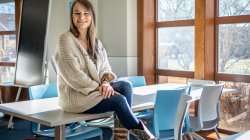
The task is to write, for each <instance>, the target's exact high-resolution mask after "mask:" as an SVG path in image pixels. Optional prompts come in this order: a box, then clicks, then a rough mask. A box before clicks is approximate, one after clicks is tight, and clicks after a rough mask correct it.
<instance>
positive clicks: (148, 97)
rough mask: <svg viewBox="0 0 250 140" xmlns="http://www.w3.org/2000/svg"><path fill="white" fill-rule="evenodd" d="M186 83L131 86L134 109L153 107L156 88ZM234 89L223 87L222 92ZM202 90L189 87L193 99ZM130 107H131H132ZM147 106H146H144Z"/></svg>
mask: <svg viewBox="0 0 250 140" xmlns="http://www.w3.org/2000/svg"><path fill="white" fill-rule="evenodd" d="M184 86H187V85H184V84H157V85H148V86H141V87H135V88H133V93H134V95H133V102H132V106H133V107H135V111H138V110H143V109H147V108H153V107H154V102H155V98H156V94H155V93H156V92H157V90H166V89H174V88H180V87H184ZM235 91H236V90H235V89H225V88H224V89H223V91H222V94H231V93H234V92H235ZM201 92H202V87H200V88H199V87H195V88H193V87H191V93H190V95H191V96H192V98H193V101H195V100H199V99H200V96H201ZM133 107H132V108H133ZM146 107H147V108H146Z"/></svg>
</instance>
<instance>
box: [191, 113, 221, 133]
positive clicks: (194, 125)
mask: <svg viewBox="0 0 250 140" xmlns="http://www.w3.org/2000/svg"><path fill="white" fill-rule="evenodd" d="M189 120H190V130H191V131H200V130H211V129H214V128H216V127H217V122H218V121H217V120H212V121H204V122H203V128H202V129H199V128H198V117H193V116H190V117H189Z"/></svg>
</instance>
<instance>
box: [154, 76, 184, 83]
mask: <svg viewBox="0 0 250 140" xmlns="http://www.w3.org/2000/svg"><path fill="white" fill-rule="evenodd" d="M158 83H159V84H163V83H174V84H186V83H187V78H183V77H172V76H158Z"/></svg>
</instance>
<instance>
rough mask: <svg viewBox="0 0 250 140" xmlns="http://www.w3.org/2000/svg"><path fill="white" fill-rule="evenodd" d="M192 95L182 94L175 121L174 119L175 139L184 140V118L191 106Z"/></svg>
mask: <svg viewBox="0 0 250 140" xmlns="http://www.w3.org/2000/svg"><path fill="white" fill-rule="evenodd" d="M191 101H192V97H191V96H190V95H186V94H181V97H180V100H179V103H178V107H177V110H178V111H176V114H175V121H174V139H175V140H182V135H183V133H182V129H183V125H184V120H185V117H186V115H187V112H188V109H189V106H190V104H191Z"/></svg>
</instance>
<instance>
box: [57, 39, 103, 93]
mask: <svg viewBox="0 0 250 140" xmlns="http://www.w3.org/2000/svg"><path fill="white" fill-rule="evenodd" d="M73 45H74V42H73V40H72V38H70V37H69V36H67V35H62V36H61V37H60V47H59V49H58V50H57V57H56V60H57V65H58V71H59V74H60V75H61V77H62V78H63V79H64V81H65V82H66V83H67V84H68V85H69V86H70V87H72V88H73V89H74V90H76V91H78V92H80V93H83V94H86V95H87V94H89V93H90V92H91V91H94V90H95V89H96V88H97V87H98V86H99V84H98V82H96V81H94V80H93V79H92V78H90V77H89V76H88V75H87V74H86V73H85V72H84V71H83V70H81V68H80V65H79V63H78V61H77V58H76V57H75V56H74V52H73V51H74V49H71V46H73Z"/></svg>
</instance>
